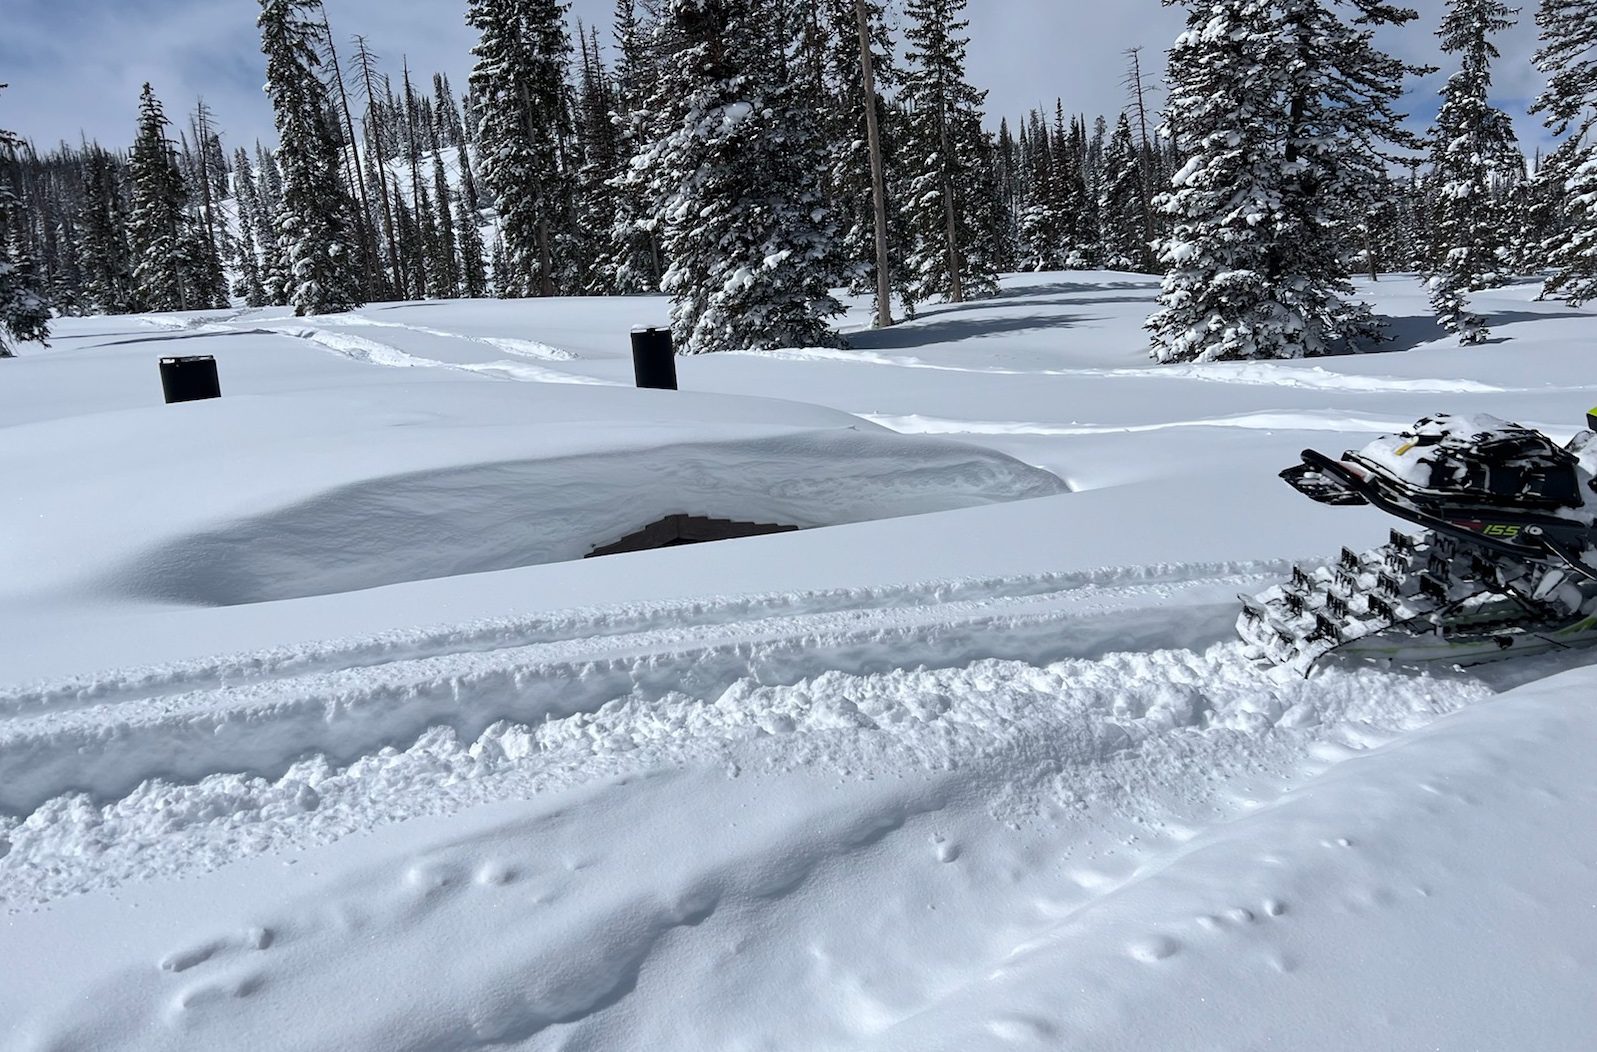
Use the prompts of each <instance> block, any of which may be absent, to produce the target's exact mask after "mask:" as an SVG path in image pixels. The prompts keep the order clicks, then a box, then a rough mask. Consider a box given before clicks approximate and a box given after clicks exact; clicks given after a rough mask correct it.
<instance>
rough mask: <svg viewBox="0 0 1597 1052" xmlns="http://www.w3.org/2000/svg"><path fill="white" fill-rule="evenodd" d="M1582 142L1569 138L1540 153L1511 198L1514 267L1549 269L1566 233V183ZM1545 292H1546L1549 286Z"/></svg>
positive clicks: (1524, 270)
mask: <svg viewBox="0 0 1597 1052" xmlns="http://www.w3.org/2000/svg"><path fill="white" fill-rule="evenodd" d="M1580 145H1581V144H1580V142H1579V141H1578V140H1576V139H1575V138H1573V137H1570V138H1566V139H1565V140H1564V141H1563V142H1561V143H1559V144H1558V146H1557V147H1556V148H1555V149H1553V151H1552V152H1551V153H1548V154H1546V155H1542V156H1538V157H1537V158H1536V164H1535V167H1534V169H1533V170H1532V171H1531V173H1530V177H1529V178H1528V179H1526V180H1525V181H1524V182H1523V183H1520V184H1519V185H1518V186H1516V187H1515V188H1514V191H1513V193H1512V195H1511V196H1510V199H1509V210H1510V219H1509V223H1510V225H1511V229H1512V240H1511V254H1512V257H1513V260H1514V269H1515V271H1516V272H1518V273H1521V274H1534V273H1537V272H1539V271H1542V270H1545V269H1547V260H1548V258H1549V253H1550V251H1552V250H1553V249H1555V248H1556V246H1557V245H1558V244H1559V243H1560V242H1561V241H1562V239H1563V236H1564V229H1565V222H1564V215H1565V206H1566V203H1567V202H1566V187H1567V186H1568V184H1569V176H1570V172H1571V171H1572V170H1573V169H1574V167H1575V166H1576V165H1577V164H1578V163H1579V159H1580V153H1581V151H1580ZM1542 295H1543V296H1544V297H1545V296H1546V290H1545V289H1544V290H1543V293H1542Z"/></svg>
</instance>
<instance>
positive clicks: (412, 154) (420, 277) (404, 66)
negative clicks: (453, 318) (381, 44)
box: [400, 55, 429, 300]
mask: <svg viewBox="0 0 1597 1052" xmlns="http://www.w3.org/2000/svg"><path fill="white" fill-rule="evenodd" d="M400 69H401V71H402V72H403V73H404V77H405V127H406V128H407V129H408V130H409V133H410V142H408V143H407V144H406V146H405V153H406V155H407V157H408V159H409V161H410V210H411V213H412V214H413V215H414V216H415V219H416V227H417V229H418V230H420V228H421V168H420V167H419V165H418V163H417V162H418V157H417V155H418V153H419V152H420V151H419V150H418V149H417V145H418V144H417V142H416V106H415V102H416V96H415V93H414V92H412V91H411V90H410V58H409V56H405V55H402V56H400ZM422 233H424V234H425V231H422ZM418 262H419V263H420V266H419V267H418V272H417V274H416V284H415V286H414V287H413V288H412V291H413V292H415V294H416V295H415V297H414V298H415V299H419V300H421V299H426V298H427V264H428V262H429V261H428V260H426V259H422V260H419V261H418Z"/></svg>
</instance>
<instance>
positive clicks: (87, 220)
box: [79, 146, 134, 314]
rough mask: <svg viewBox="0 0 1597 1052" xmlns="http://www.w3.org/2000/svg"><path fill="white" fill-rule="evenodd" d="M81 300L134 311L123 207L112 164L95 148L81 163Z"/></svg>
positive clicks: (101, 308) (103, 308)
mask: <svg viewBox="0 0 1597 1052" xmlns="http://www.w3.org/2000/svg"><path fill="white" fill-rule="evenodd" d="M79 223H80V224H81V226H82V229H83V260H84V301H85V304H86V305H87V306H88V307H89V308H90V309H91V310H94V311H98V312H99V313H102V314H125V313H127V312H128V311H131V310H133V309H134V305H133V304H134V301H133V267H132V263H131V261H130V260H129V258H128V237H127V223H128V219H127V209H126V206H125V205H124V203H123V197H122V185H121V180H120V178H119V176H118V170H117V165H116V162H115V161H114V160H113V159H112V157H111V155H110V154H109V153H107V152H106V151H105V150H103V149H101V148H100V147H99V146H92V147H90V149H89V153H88V157H87V159H86V160H85V162H84V172H83V208H82V210H81V212H80V213H79Z"/></svg>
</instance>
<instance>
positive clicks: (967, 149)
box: [899, 0, 998, 303]
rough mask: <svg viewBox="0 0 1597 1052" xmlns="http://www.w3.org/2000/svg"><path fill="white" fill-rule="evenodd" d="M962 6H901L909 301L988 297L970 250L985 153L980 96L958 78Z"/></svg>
mask: <svg viewBox="0 0 1597 1052" xmlns="http://www.w3.org/2000/svg"><path fill="white" fill-rule="evenodd" d="M965 4H966V0H907V2H906V5H905V15H906V16H907V18H908V24H907V25H906V26H905V28H904V37H905V40H906V41H907V42H908V45H909V47H908V50H907V52H906V55H905V58H906V60H907V62H908V64H909V68H908V70H907V71H906V72H905V74H904V78H903V88H902V91H901V92H900V95H899V97H900V100H901V103H902V105H903V107H904V113H905V119H904V124H905V128H904V135H905V143H904V153H903V156H904V157H905V158H906V159H907V160H906V164H905V169H906V172H907V174H908V184H909V185H908V188H907V191H906V193H907V196H906V197H905V198H904V201H905V205H904V211H905V217H906V226H907V228H908V230H909V237H910V254H909V258H908V260H907V261H906V266H907V269H908V284H909V289H908V291H909V296H910V298H911V300H912V301H920V300H925V299H928V298H930V297H932V296H936V295H941V296H944V297H946V298H947V299H948V300H949V301H951V302H954V303H959V302H962V301H964V300H966V299H971V298H975V297H978V296H984V295H990V294H992V293H994V292H996V291H997V289H998V275H997V273H996V272H995V271H993V270H990V269H987V263H986V260H988V259H990V258H991V255H990V254H989V253H985V252H982V251H980V250H979V248H978V247H977V245H976V242H977V239H978V238H979V237H980V236H981V235H980V231H979V227H978V222H977V216H976V212H977V197H978V187H977V186H976V181H977V180H978V179H979V178H980V176H981V169H980V167H979V165H980V162H981V161H982V159H983V151H984V149H985V148H986V142H985V135H984V133H983V132H982V127H981V121H982V103H983V101H984V100H985V98H986V92H982V91H978V90H976V88H974V87H972V86H971V84H970V82H969V81H968V80H967V79H966V76H965V54H966V51H967V49H968V47H969V43H970V42H969V39H968V38H967V37H966V36H965V35H964V34H965V31H966V29H967V28H968V27H969V23H968V22H967V21H966V20H965V19H964V18H962V17H961V16H962V15H963V14H964V11H965Z"/></svg>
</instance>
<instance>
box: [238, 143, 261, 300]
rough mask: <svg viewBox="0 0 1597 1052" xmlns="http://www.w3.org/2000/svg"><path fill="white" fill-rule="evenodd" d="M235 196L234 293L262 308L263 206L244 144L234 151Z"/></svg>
mask: <svg viewBox="0 0 1597 1052" xmlns="http://www.w3.org/2000/svg"><path fill="white" fill-rule="evenodd" d="M233 198H234V203H235V206H236V208H237V211H238V237H237V238H236V239H235V241H234V256H233V289H232V292H233V295H235V296H238V297H240V298H241V299H243V301H244V305H245V306H246V307H261V306H264V305H265V304H266V289H265V287H264V286H263V285H262V283H261V258H260V249H259V248H258V247H257V246H258V244H259V233H258V231H259V230H260V222H261V205H260V198H259V197H258V196H257V195H256V190H255V172H254V169H253V168H251V166H250V158H249V154H248V153H247V152H245V150H244V148H243V147H242V146H241V147H239V148H238V150H236V151H235V152H234V154H233Z"/></svg>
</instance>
